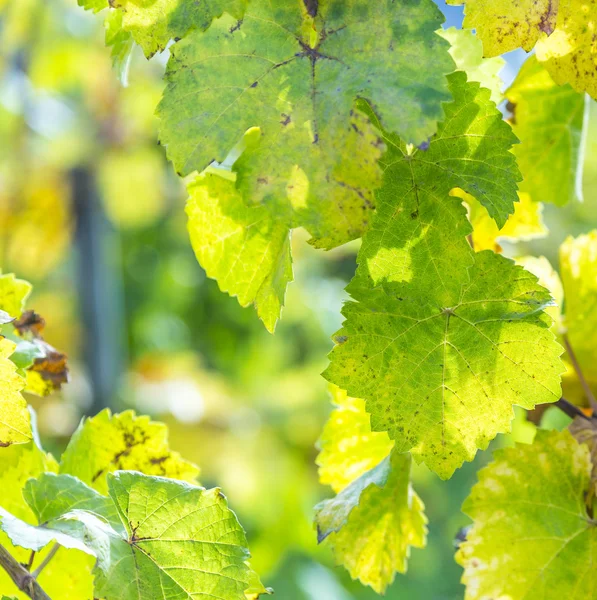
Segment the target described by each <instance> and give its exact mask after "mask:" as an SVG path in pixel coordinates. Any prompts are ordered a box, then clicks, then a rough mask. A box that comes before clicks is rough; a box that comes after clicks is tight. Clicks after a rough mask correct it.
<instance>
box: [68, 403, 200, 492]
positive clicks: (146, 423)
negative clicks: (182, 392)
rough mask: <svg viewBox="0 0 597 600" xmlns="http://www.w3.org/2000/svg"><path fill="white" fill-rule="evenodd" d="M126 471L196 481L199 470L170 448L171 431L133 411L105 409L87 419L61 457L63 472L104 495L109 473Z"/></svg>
mask: <svg viewBox="0 0 597 600" xmlns="http://www.w3.org/2000/svg"><path fill="white" fill-rule="evenodd" d="M120 469H125V470H134V471H141V472H142V473H146V474H148V475H162V476H164V477H171V478H173V479H182V480H184V481H195V480H196V478H197V477H198V475H199V469H198V468H197V467H196V466H195V465H194V464H193V463H190V462H188V461H186V460H184V459H183V458H181V456H180V455H179V454H178V453H177V452H172V451H171V450H170V448H169V446H168V429H167V427H166V425H164V424H163V423H157V422H154V421H151V420H150V418H149V417H145V416H140V417H138V416H136V415H135V413H134V412H133V411H132V410H127V411H125V412H123V413H120V414H116V415H112V413H111V412H110V411H109V410H108V409H106V410H103V411H102V412H101V413H99V414H98V415H96V416H95V417H92V418H90V419H84V420H83V421H82V422H81V424H80V425H79V428H78V429H77V431H75V433H74V434H73V436H72V437H71V440H70V442H69V444H68V446H67V448H66V450H65V451H64V454H63V455H62V459H61V461H60V472H61V473H66V474H69V475H75V476H76V477H78V478H79V479H80V480H81V481H83V482H84V483H86V484H87V485H89V486H91V487H93V488H95V489H96V490H98V491H99V492H100V493H102V494H105V493H106V492H107V490H108V488H107V483H106V476H107V475H108V473H113V472H114V471H117V470H120Z"/></svg>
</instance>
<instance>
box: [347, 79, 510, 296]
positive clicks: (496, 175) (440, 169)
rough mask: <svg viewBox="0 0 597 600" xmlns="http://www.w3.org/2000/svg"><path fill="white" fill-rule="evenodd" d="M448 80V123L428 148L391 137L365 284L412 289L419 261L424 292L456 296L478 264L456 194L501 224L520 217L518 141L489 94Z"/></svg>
mask: <svg viewBox="0 0 597 600" xmlns="http://www.w3.org/2000/svg"><path fill="white" fill-rule="evenodd" d="M448 81H449V88H450V91H451V92H452V95H453V97H454V101H453V102H451V103H449V104H445V105H444V113H445V117H444V120H443V121H442V122H441V123H440V124H439V126H438V132H437V134H436V135H435V136H434V137H433V138H432V139H431V141H430V142H429V144H428V147H426V149H412V148H411V147H408V146H407V145H406V144H404V142H402V141H400V139H399V138H398V137H397V136H395V135H393V134H387V133H384V141H385V142H386V144H387V146H388V151H387V152H386V154H385V155H384V157H383V158H382V161H381V164H382V166H383V167H384V169H385V171H384V180H383V185H382V187H381V188H380V189H379V190H377V192H376V194H375V202H376V213H377V214H376V217H375V219H374V220H373V222H372V225H371V227H370V228H369V230H368V231H367V233H366V235H365V237H364V238H363V247H362V249H361V251H360V253H359V269H358V271H357V274H358V278H357V279H358V280H359V281H360V280H361V279H362V278H365V279H367V278H370V279H371V280H372V283H373V284H375V285H377V284H378V283H380V282H381V281H386V282H392V281H394V282H397V281H409V280H410V281H411V287H412V286H413V285H414V281H413V265H414V263H415V262H418V263H419V265H418V266H419V267H420V268H421V270H422V269H423V268H424V267H423V263H426V264H427V265H428V267H426V268H427V270H428V271H429V277H426V278H419V280H418V281H417V283H419V284H420V286H422V287H421V289H420V293H421V295H426V294H430V295H436V296H437V294H438V293H439V292H438V289H437V288H438V286H439V287H440V288H441V289H442V290H444V292H445V294H447V295H448V296H450V297H452V296H453V295H454V293H455V292H458V291H459V290H460V287H461V285H462V284H463V283H464V282H465V281H466V280H467V278H466V271H465V270H463V269H462V266H463V265H464V264H465V263H468V264H471V263H472V253H471V250H470V248H469V246H468V244H467V243H466V240H465V236H466V235H468V234H469V233H470V231H471V230H470V225H469V224H468V223H467V221H466V218H465V216H464V208H463V207H462V206H461V201H460V200H459V199H454V198H451V197H450V195H449V194H450V192H451V190H452V189H453V188H461V189H463V190H464V191H466V192H468V193H469V194H471V195H473V196H474V197H475V198H476V199H477V200H478V201H479V202H480V203H481V204H482V205H483V206H484V207H485V208H486V209H487V211H488V213H489V215H490V216H491V217H492V218H493V219H494V220H495V221H496V223H497V224H498V226H499V227H502V226H503V225H504V224H505V222H506V220H507V218H508V215H509V214H511V213H512V212H513V207H514V202H516V201H517V200H518V196H517V193H516V188H517V181H519V180H520V174H519V172H518V169H517V167H516V162H515V159H514V155H513V154H512V153H511V152H510V148H511V147H512V145H513V144H515V143H516V141H517V139H516V137H515V136H514V134H513V133H512V130H511V128H510V126H509V125H508V124H506V123H505V122H504V121H503V120H502V117H501V113H500V112H499V111H498V110H497V108H496V106H495V104H494V103H493V102H491V101H490V99H489V92H488V91H487V90H485V89H483V88H480V87H479V84H477V83H472V82H470V83H469V82H467V81H466V76H465V74H464V73H462V72H456V73H453V74H452V75H450V76H449V77H448ZM397 201H399V202H400V204H399V210H396V204H397ZM436 222H437V223H441V225H442V226H438V225H437V224H436ZM353 287H354V286H353Z"/></svg>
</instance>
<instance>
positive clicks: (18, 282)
mask: <svg viewBox="0 0 597 600" xmlns="http://www.w3.org/2000/svg"><path fill="white" fill-rule="evenodd" d="M30 293H31V284H30V283H29V282H27V281H25V280H23V279H17V278H16V277H15V276H14V275H13V274H12V273H7V274H6V275H0V310H2V311H4V312H6V313H8V314H9V315H10V316H11V317H13V318H14V319H17V318H18V317H20V316H21V313H22V312H23V310H24V309H25V302H26V300H27V298H28V297H29V294H30Z"/></svg>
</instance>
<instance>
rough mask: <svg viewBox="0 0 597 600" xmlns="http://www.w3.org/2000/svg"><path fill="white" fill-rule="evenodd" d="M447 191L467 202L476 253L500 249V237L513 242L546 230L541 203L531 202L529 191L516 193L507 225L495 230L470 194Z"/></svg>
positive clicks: (535, 236) (537, 236) (484, 210)
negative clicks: (516, 196) (516, 198)
mask: <svg viewBox="0 0 597 600" xmlns="http://www.w3.org/2000/svg"><path fill="white" fill-rule="evenodd" d="M450 193H451V195H452V196H458V197H459V198H462V199H463V200H464V201H465V202H466V205H467V207H468V209H469V212H468V217H469V221H470V222H471V225H472V226H473V232H472V233H471V239H472V246H473V248H474V249H475V250H476V251H477V252H479V251H480V250H493V251H494V252H501V251H502V247H501V246H500V244H499V243H498V241H499V240H507V241H512V242H515V241H521V240H532V239H536V238H541V237H545V236H546V235H547V233H548V231H547V227H545V224H544V223H543V216H542V215H543V205H542V204H541V203H540V202H533V200H532V199H531V197H530V196H529V195H528V194H525V193H523V192H519V193H518V202H517V203H516V204H515V205H514V214H512V215H510V216H509V217H508V220H507V221H506V224H505V225H504V226H503V227H502V228H501V229H498V227H497V225H496V224H495V221H494V220H493V219H492V218H491V217H490V216H489V214H488V213H487V210H486V209H485V208H484V207H483V206H481V204H479V202H477V201H476V200H475V198H474V197H473V196H471V195H470V194H467V193H466V192H463V191H462V190H460V189H454V190H452V191H451V192H450Z"/></svg>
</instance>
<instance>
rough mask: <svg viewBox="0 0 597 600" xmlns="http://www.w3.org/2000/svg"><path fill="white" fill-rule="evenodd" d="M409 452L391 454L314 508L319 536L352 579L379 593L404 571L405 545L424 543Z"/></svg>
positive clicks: (407, 554)
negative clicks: (411, 477)
mask: <svg viewBox="0 0 597 600" xmlns="http://www.w3.org/2000/svg"><path fill="white" fill-rule="evenodd" d="M410 465H411V457H410V455H409V454H399V453H398V452H395V451H394V452H392V454H391V455H390V456H388V457H387V458H385V459H384V460H383V461H382V462H381V463H380V464H379V465H377V466H376V467H374V468H373V469H371V470H370V471H367V472H366V473H364V474H363V475H361V476H360V477H359V478H358V479H356V480H355V481H353V482H352V483H351V484H350V485H349V486H348V487H346V488H345V489H344V490H342V491H341V492H340V493H339V494H338V495H337V496H336V497H335V498H333V499H331V500H325V501H324V502H322V503H320V504H319V505H318V506H317V507H316V508H315V522H316V523H317V531H318V540H319V541H320V542H321V541H323V540H326V543H327V545H328V546H329V547H330V548H331V550H332V552H333V553H334V556H335V558H336V561H337V562H338V563H339V564H342V565H343V566H344V567H346V568H347V569H348V572H349V573H350V575H351V577H352V578H353V579H358V580H359V581H361V583H363V584H365V585H369V586H371V587H372V588H373V589H374V590H375V591H376V592H377V593H379V594H383V593H384V592H385V590H386V588H387V586H388V585H390V584H391V583H392V581H394V577H395V574H396V572H399V573H404V572H405V571H406V563H407V559H408V557H409V555H410V548H411V546H414V547H415V548H422V547H424V546H425V542H426V539H425V538H426V533H427V529H426V527H425V525H426V523H427V519H426V518H425V515H424V514H423V508H424V507H423V503H422V502H421V499H420V498H419V497H418V496H417V494H416V493H415V492H414V491H413V490H412V488H411V486H410Z"/></svg>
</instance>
